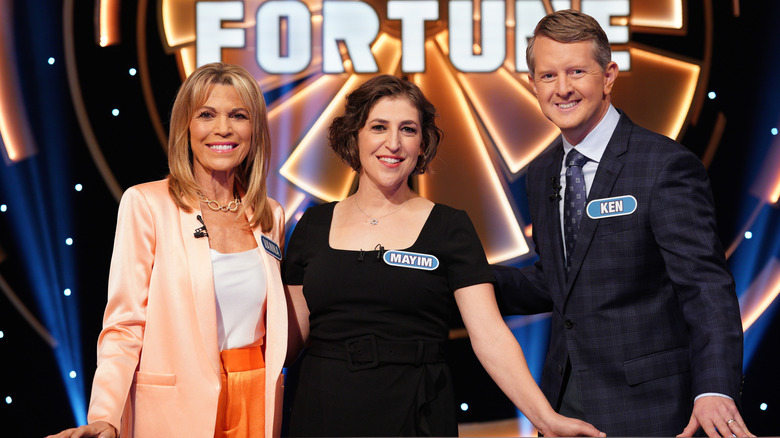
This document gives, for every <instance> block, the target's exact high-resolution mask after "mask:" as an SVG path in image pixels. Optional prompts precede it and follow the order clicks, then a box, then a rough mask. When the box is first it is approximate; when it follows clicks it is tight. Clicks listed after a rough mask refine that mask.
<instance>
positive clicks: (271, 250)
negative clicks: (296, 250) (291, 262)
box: [260, 236, 282, 260]
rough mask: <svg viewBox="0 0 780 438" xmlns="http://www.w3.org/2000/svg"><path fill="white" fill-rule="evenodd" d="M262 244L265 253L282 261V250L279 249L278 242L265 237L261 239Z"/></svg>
mask: <svg viewBox="0 0 780 438" xmlns="http://www.w3.org/2000/svg"><path fill="white" fill-rule="evenodd" d="M260 242H261V243H262V244H263V249H265V252H267V253H268V254H271V255H272V256H273V258H275V259H276V260H281V259H282V250H281V249H279V245H277V244H276V242H274V241H273V240H271V239H269V238H267V237H265V236H262V237H261V238H260Z"/></svg>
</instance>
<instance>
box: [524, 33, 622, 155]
mask: <svg viewBox="0 0 780 438" xmlns="http://www.w3.org/2000/svg"><path fill="white" fill-rule="evenodd" d="M533 52H534V53H533V55H534V60H535V69H534V75H533V76H529V79H530V81H531V85H532V86H533V88H534V92H535V93H536V97H537V99H539V106H540V107H541V109H542V113H544V115H545V116H546V117H547V118H548V119H550V121H552V122H553V123H555V125H556V126H558V127H559V128H560V129H561V133H562V134H563V136H564V137H566V140H568V141H569V143H571V144H573V145H577V144H578V143H579V142H580V141H582V139H583V138H585V136H586V135H588V134H589V133H590V132H591V131H592V130H593V128H595V127H596V125H598V123H599V121H601V119H602V117H604V114H606V112H607V109H608V108H609V102H610V93H611V92H612V85H613V84H614V82H615V78H617V75H618V67H617V64H615V63H614V62H610V63H609V64H608V65H607V68H606V69H602V68H601V67H600V66H599V64H598V62H597V61H596V58H595V56H594V49H593V42H591V41H581V42H576V43H560V42H558V41H555V40H553V39H551V38H547V37H539V38H537V39H536V41H535V43H534V47H533Z"/></svg>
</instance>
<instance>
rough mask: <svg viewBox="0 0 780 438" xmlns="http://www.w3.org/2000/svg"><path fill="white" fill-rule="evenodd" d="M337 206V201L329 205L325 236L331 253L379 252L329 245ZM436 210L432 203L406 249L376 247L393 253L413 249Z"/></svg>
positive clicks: (434, 204) (378, 244) (437, 205)
mask: <svg viewBox="0 0 780 438" xmlns="http://www.w3.org/2000/svg"><path fill="white" fill-rule="evenodd" d="M337 204H338V201H337V202H332V203H331V204H330V205H331V208H330V212H329V217H328V234H327V236H328V249H330V250H331V251H345V252H353V253H355V252H363V253H374V252H377V251H379V250H378V249H376V247H374V248H373V249H370V250H365V249H345V248H334V247H333V245H331V244H330V231H331V228H332V226H333V212H334V211H335V210H336V205H337ZM438 209H439V203H436V202H434V203H433V208H431V211H430V212H428V217H426V218H425V222H424V223H423V226H422V228H420V231H419V232H418V233H417V237H415V238H414V242H412V244H411V245H409V246H407V247H406V248H385V247H383V246H381V244H380V243H377V246H380V247H381V248H382V250H383V251H390V250H393V251H408V250H410V249H412V248H414V247H415V246H417V244H418V243H419V242H420V238H421V237H422V235H423V232H424V231H425V229H426V228H428V225H429V223H430V222H431V217H433V212H434V211H435V210H438Z"/></svg>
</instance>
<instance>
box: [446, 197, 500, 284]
mask: <svg viewBox="0 0 780 438" xmlns="http://www.w3.org/2000/svg"><path fill="white" fill-rule="evenodd" d="M445 233H446V234H445V242H446V248H447V251H446V255H445V257H446V260H445V266H446V269H447V279H448V282H449V286H450V289H451V290H453V291H455V290H457V289H460V288H462V287H466V286H473V285H475V284H480V283H494V282H495V278H494V277H493V273H492V271H491V270H490V266H489V265H488V263H487V258H486V257H485V250H484V249H483V248H482V243H481V242H480V241H479V236H478V235H477V231H476V230H475V229H474V225H473V224H472V223H471V219H469V216H468V215H467V214H466V212H465V211H462V210H453V215H452V216H451V217H450V219H449V220H448V221H447V227H446V232H445Z"/></svg>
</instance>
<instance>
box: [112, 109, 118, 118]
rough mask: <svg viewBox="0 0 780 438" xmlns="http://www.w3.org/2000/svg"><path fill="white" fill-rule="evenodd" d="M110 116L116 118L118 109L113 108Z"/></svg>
mask: <svg viewBox="0 0 780 438" xmlns="http://www.w3.org/2000/svg"><path fill="white" fill-rule="evenodd" d="M111 114H113V115H114V117H116V116H118V115H119V109H118V108H114V109H113V110H111Z"/></svg>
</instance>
